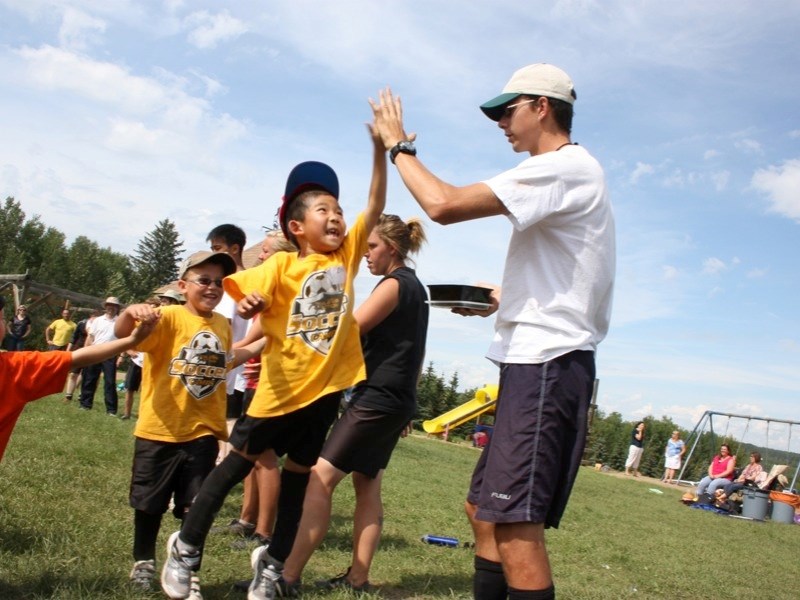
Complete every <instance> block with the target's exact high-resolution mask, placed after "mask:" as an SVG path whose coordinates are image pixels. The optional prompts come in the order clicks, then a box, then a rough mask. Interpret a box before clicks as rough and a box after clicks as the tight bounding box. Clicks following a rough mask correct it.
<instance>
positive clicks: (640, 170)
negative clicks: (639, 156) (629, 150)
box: [630, 162, 655, 185]
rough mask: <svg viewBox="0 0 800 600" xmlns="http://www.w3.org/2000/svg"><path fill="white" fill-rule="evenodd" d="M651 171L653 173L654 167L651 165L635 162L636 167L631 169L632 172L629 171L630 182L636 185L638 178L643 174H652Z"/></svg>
mask: <svg viewBox="0 0 800 600" xmlns="http://www.w3.org/2000/svg"><path fill="white" fill-rule="evenodd" d="M653 173H655V168H654V167H653V165H648V164H646V163H642V162H637V163H636V168H635V169H634V170H633V173H631V177H630V182H631V184H632V185H636V184H637V183H639V179H641V178H642V177H644V176H645V175H652V174H653Z"/></svg>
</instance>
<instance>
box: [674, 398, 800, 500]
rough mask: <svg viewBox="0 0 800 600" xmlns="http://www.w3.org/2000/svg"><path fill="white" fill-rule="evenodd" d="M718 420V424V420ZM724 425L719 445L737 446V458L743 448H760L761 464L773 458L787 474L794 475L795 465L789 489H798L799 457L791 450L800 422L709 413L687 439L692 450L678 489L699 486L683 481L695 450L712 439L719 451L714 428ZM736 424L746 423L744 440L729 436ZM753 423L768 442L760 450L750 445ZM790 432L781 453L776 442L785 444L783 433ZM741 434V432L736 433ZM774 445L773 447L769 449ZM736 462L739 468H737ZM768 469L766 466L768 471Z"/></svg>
mask: <svg viewBox="0 0 800 600" xmlns="http://www.w3.org/2000/svg"><path fill="white" fill-rule="evenodd" d="M715 419H716V420H715ZM721 420H724V421H725V429H724V432H723V433H722V439H721V440H720V441H719V444H724V443H728V442H729V441H731V440H734V441H735V442H736V452H734V454H736V455H737V458H738V455H739V450H740V449H742V448H744V447H749V448H750V449H752V450H754V449H756V447H759V448H761V449H763V450H764V456H763V457H762V461H761V462H762V464H764V465H767V464H768V462H769V461H770V455H772V461H773V462H775V461H776V460H777V461H780V464H786V465H787V471H789V472H791V467H792V466H793V465H794V467H795V469H794V477H793V478H792V481H791V484H790V485H789V489H795V484H796V483H797V477H798V472H800V453H798V451H797V450H794V451H793V450H792V431H793V428H794V427H796V426H797V427H800V421H788V420H785V419H771V418H768V417H753V416H750V415H737V414H733V413H723V412H715V411H709V410H707V411H706V412H704V413H703V416H702V417H700V420H699V421H698V422H697V424H696V425H695V426H694V429H693V430H692V432H691V433H690V434H689V437H688V439H687V440H686V446H687V448H689V451H688V452H687V453H686V458H685V459H684V461H683V464H682V465H681V470H680V473H679V474H678V482H677V483H678V484H679V485H695V484H696V483H697V482H695V481H689V480H685V479H684V478H683V475H684V473H685V472H686V470H687V468H688V466H689V463H690V462H691V460H692V456H693V455H694V452H695V450H696V449H697V447H698V445H699V444H700V441H701V439H704V437H707V436H710V439H711V448H718V447H719V446H718V440H717V432H716V430H715V429H714V425H715V423H716V424H718V425H719V424H720V421H721ZM732 420H734V422H735V423H736V425H741V424H742V422H743V423H744V431H743V433H742V437H741V438H740V439H736V438H734V437H733V433H730V427H731V421H732ZM751 422H754V423H755V424H756V427H757V428H759V429H760V428H762V427H763V430H764V433H765V440H764V445H763V446H757V444H756V443H754V442H752V441H749V440H748V439H747V433H748V431H749V429H750V424H751ZM777 424H781V425H782V426H781V427H780V428H779V429H778V431H776V428H775V425H777ZM771 426H772V433H770V427H771ZM787 430H788V435H786V450H785V451H784V450H782V449H778V448H776V447H775V442H776V441H777V442H779V441H782V440H780V439H779V438H781V437H782V436H781V435H780V434H781V433H782V432H784V431H787ZM737 433H738V431H737ZM770 443H772V445H770ZM705 460H707V461H710V457H705ZM738 462H739V461H738V460H737V465H738ZM766 468H767V467H766V466H765V469H766Z"/></svg>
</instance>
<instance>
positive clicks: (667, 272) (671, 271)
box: [662, 265, 679, 280]
mask: <svg viewBox="0 0 800 600" xmlns="http://www.w3.org/2000/svg"><path fill="white" fill-rule="evenodd" d="M662 274H663V277H664V279H666V280H670V279H675V278H676V277H677V276H678V274H679V271H678V269H677V268H676V267H672V266H670V265H666V266H664V269H663V271H662Z"/></svg>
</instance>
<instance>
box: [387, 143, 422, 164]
mask: <svg viewBox="0 0 800 600" xmlns="http://www.w3.org/2000/svg"><path fill="white" fill-rule="evenodd" d="M401 152H402V153H403V154H410V155H411V156H416V155H417V148H416V146H414V142H409V141H408V140H403V141H401V142H397V143H396V144H395V145H394V146H392V148H391V150H389V160H391V161H392V164H394V159H395V158H397V155H398V154H400V153H401Z"/></svg>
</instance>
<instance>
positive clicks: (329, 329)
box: [286, 266, 347, 355]
mask: <svg viewBox="0 0 800 600" xmlns="http://www.w3.org/2000/svg"><path fill="white" fill-rule="evenodd" d="M346 279H347V276H346V272H345V270H344V267H341V266H337V267H332V268H330V269H326V270H324V271H316V272H314V273H311V275H309V276H308V277H307V278H306V280H305V281H304V282H303V285H302V286H301V288H300V294H299V295H298V296H297V297H296V298H295V302H294V309H293V311H292V314H291V315H290V316H289V325H288V327H287V331H286V335H287V337H292V336H300V337H301V338H302V340H303V341H304V342H305V343H306V344H307V345H308V346H310V347H311V348H313V349H314V350H315V351H317V352H319V353H320V354H325V355H327V354H328V351H329V350H330V347H331V343H332V342H333V338H334V336H335V335H336V329H337V327H338V326H339V319H340V318H341V315H342V313H344V312H345V309H346V307H347V296H346V295H345V293H344V286H345V281H346Z"/></svg>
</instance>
